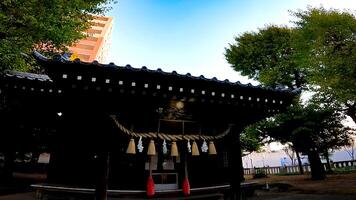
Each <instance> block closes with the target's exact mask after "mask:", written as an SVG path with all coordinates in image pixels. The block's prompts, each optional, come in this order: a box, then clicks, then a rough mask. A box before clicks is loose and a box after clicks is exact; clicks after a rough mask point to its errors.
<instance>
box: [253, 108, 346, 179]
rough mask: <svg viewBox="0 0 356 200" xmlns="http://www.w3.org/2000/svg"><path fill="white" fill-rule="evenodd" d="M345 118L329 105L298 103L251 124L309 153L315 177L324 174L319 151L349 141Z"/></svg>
mask: <svg viewBox="0 0 356 200" xmlns="http://www.w3.org/2000/svg"><path fill="white" fill-rule="evenodd" d="M343 119H344V116H343V115H342V114H341V113H340V112H337V111H335V110H334V109H330V108H328V107H320V106H319V105H315V104H310V105H308V106H306V107H302V106H298V105H295V106H293V107H290V108H289V109H288V110H287V111H286V112H285V113H281V114H277V115H276V116H275V117H273V118H269V119H266V120H263V121H260V122H258V123H256V124H254V125H252V128H254V129H256V130H259V132H261V133H262V134H263V135H265V136H269V137H271V138H273V139H274V140H276V141H279V142H281V143H292V145H293V148H294V149H295V150H297V151H298V152H301V153H304V154H306V155H308V158H309V162H310V165H311V169H312V178H313V179H315V180H319V179H323V178H324V177H325V170H324V167H323V165H322V163H321V160H320V154H323V155H325V153H326V152H328V151H329V150H334V149H337V148H341V147H343V146H345V145H347V144H349V141H350V137H349V132H348V129H347V128H346V127H344V126H343V124H342V120H343ZM250 128H251V127H248V128H247V129H250Z"/></svg>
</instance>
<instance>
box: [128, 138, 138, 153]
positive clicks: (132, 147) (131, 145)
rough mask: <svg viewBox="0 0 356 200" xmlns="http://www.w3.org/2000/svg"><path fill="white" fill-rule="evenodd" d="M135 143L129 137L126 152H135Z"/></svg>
mask: <svg viewBox="0 0 356 200" xmlns="http://www.w3.org/2000/svg"><path fill="white" fill-rule="evenodd" d="M135 147H136V145H135V140H134V139H130V142H129V146H128V147H127V150H126V153H127V154H136V148H135Z"/></svg>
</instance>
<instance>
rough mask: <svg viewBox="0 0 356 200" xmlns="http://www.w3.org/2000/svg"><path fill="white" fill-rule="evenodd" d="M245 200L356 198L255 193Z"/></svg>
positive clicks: (352, 198)
mask: <svg viewBox="0 0 356 200" xmlns="http://www.w3.org/2000/svg"><path fill="white" fill-rule="evenodd" d="M247 200H356V196H350V195H348V196H344V195H319V194H318V195H315V194H293V193H267V192H266V193H257V195H256V196H254V197H252V198H248V199H247Z"/></svg>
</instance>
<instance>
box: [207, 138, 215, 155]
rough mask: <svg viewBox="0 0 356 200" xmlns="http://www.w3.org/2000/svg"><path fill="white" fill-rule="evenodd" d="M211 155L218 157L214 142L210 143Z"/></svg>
mask: <svg viewBox="0 0 356 200" xmlns="http://www.w3.org/2000/svg"><path fill="white" fill-rule="evenodd" d="M209 155H216V148H215V145H214V142H213V141H210V142H209Z"/></svg>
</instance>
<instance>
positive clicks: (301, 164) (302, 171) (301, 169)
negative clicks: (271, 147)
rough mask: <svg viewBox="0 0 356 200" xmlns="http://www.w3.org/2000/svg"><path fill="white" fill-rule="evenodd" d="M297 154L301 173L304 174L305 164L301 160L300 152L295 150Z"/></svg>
mask: <svg viewBox="0 0 356 200" xmlns="http://www.w3.org/2000/svg"><path fill="white" fill-rule="evenodd" d="M295 154H296V155H297V159H298V166H299V173H300V174H304V168H303V163H302V160H301V159H300V155H299V151H297V150H295Z"/></svg>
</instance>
